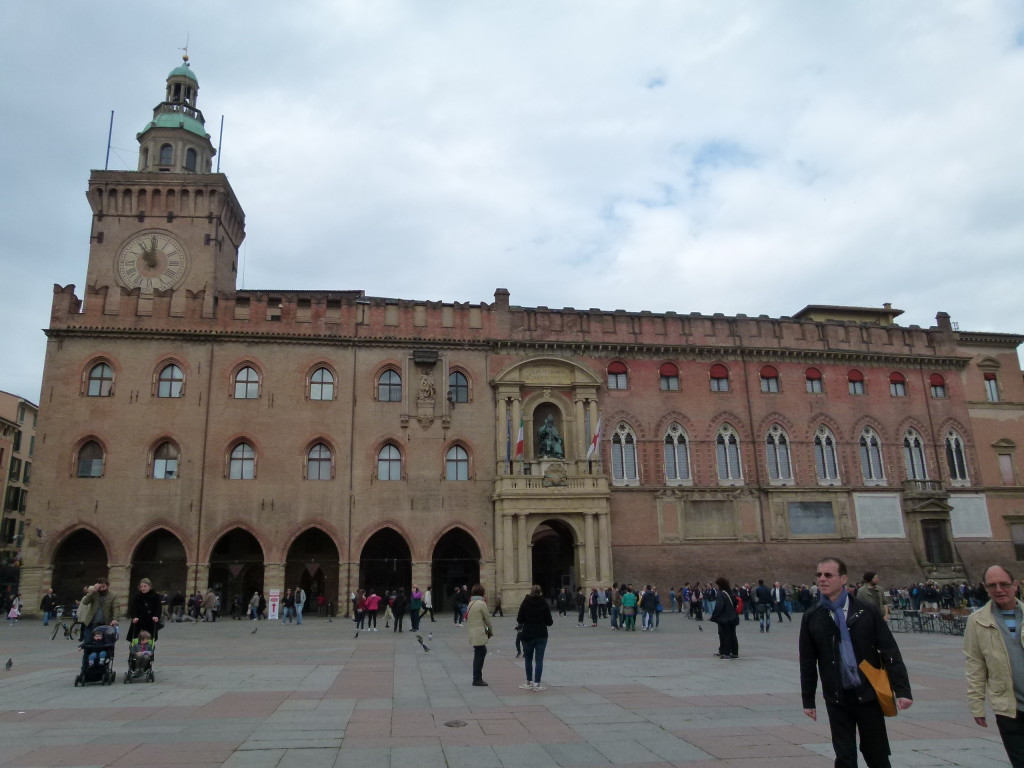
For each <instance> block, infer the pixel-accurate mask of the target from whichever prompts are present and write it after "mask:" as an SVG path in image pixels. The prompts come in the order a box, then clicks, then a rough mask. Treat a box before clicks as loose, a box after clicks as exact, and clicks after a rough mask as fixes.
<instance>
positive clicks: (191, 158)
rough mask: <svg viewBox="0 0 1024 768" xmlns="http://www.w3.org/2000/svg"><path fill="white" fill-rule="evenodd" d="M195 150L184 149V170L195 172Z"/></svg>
mask: <svg viewBox="0 0 1024 768" xmlns="http://www.w3.org/2000/svg"><path fill="white" fill-rule="evenodd" d="M196 157H197V155H196V151H195V150H194V149H188V150H186V151H185V170H186V171H192V172H193V173H195V170H196Z"/></svg>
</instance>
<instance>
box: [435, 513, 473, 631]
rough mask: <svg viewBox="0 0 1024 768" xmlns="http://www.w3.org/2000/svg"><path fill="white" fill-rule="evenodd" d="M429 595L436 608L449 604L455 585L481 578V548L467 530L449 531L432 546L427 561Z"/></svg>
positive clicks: (471, 584)
mask: <svg viewBox="0 0 1024 768" xmlns="http://www.w3.org/2000/svg"><path fill="white" fill-rule="evenodd" d="M430 579H431V583H430V586H431V598H432V600H433V602H434V609H435V610H438V611H440V610H444V609H446V608H448V607H450V606H451V604H452V603H451V601H452V595H453V594H454V593H455V588H456V587H461V586H462V585H463V584H465V585H466V586H468V587H472V586H473V585H474V584H477V583H479V581H480V547H478V546H477V545H476V541H475V540H474V539H473V537H472V536H470V535H469V534H468V533H466V531H464V530H463V529H461V528H455V529H454V530H451V531H448V533H446V534H445V535H444V536H442V537H441V540H440V541H438V542H437V546H436V547H434V555H433V558H432V562H431V564H430Z"/></svg>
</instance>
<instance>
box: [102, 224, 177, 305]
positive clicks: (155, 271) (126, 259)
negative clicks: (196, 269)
mask: <svg viewBox="0 0 1024 768" xmlns="http://www.w3.org/2000/svg"><path fill="white" fill-rule="evenodd" d="M187 270H188V257H187V256H186V255H185V249H184V248H183V247H182V245H181V243H179V242H178V241H177V240H175V239H174V238H173V237H171V236H170V235H168V234H165V233H164V232H146V233H145V234H141V235H137V236H136V237H133V238H132V239H131V240H129V241H128V242H127V243H126V244H125V245H124V247H123V248H121V250H120V252H118V255H117V274H118V276H119V277H120V278H121V282H122V283H124V285H125V286H126V287H127V288H129V289H130V288H140V289H141V290H142V292H143V293H152V292H153V291H166V290H169V289H171V288H173V287H174V286H176V285H178V284H179V283H180V282H181V281H182V280H183V279H184V278H185V272H186V271H187Z"/></svg>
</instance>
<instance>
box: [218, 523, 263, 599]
mask: <svg viewBox="0 0 1024 768" xmlns="http://www.w3.org/2000/svg"><path fill="white" fill-rule="evenodd" d="M208 587H209V588H210V589H212V590H213V591H214V592H216V593H217V594H218V595H220V612H221V615H222V616H230V615H231V610H232V606H234V605H235V598H236V597H238V598H239V599H240V601H241V604H242V607H243V609H244V608H245V606H247V605H248V604H249V598H251V597H252V595H253V592H263V548H262V547H261V546H260V543H259V542H258V541H256V537H255V536H253V535H252V534H251V533H249V532H248V531H243V530H241V529H239V528H235V529H234V530H233V531H228V532H227V533H226V534H224V535H223V536H221V537H220V540H219V541H218V542H217V544H216V546H214V548H213V552H212V553H211V554H210V581H209V584H208ZM264 595H265V593H264Z"/></svg>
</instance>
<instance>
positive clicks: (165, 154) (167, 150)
mask: <svg viewBox="0 0 1024 768" xmlns="http://www.w3.org/2000/svg"><path fill="white" fill-rule="evenodd" d="M173 162H174V148H173V147H172V146H171V145H170V144H162V145H161V146H160V165H170V164H171V163H173Z"/></svg>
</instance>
